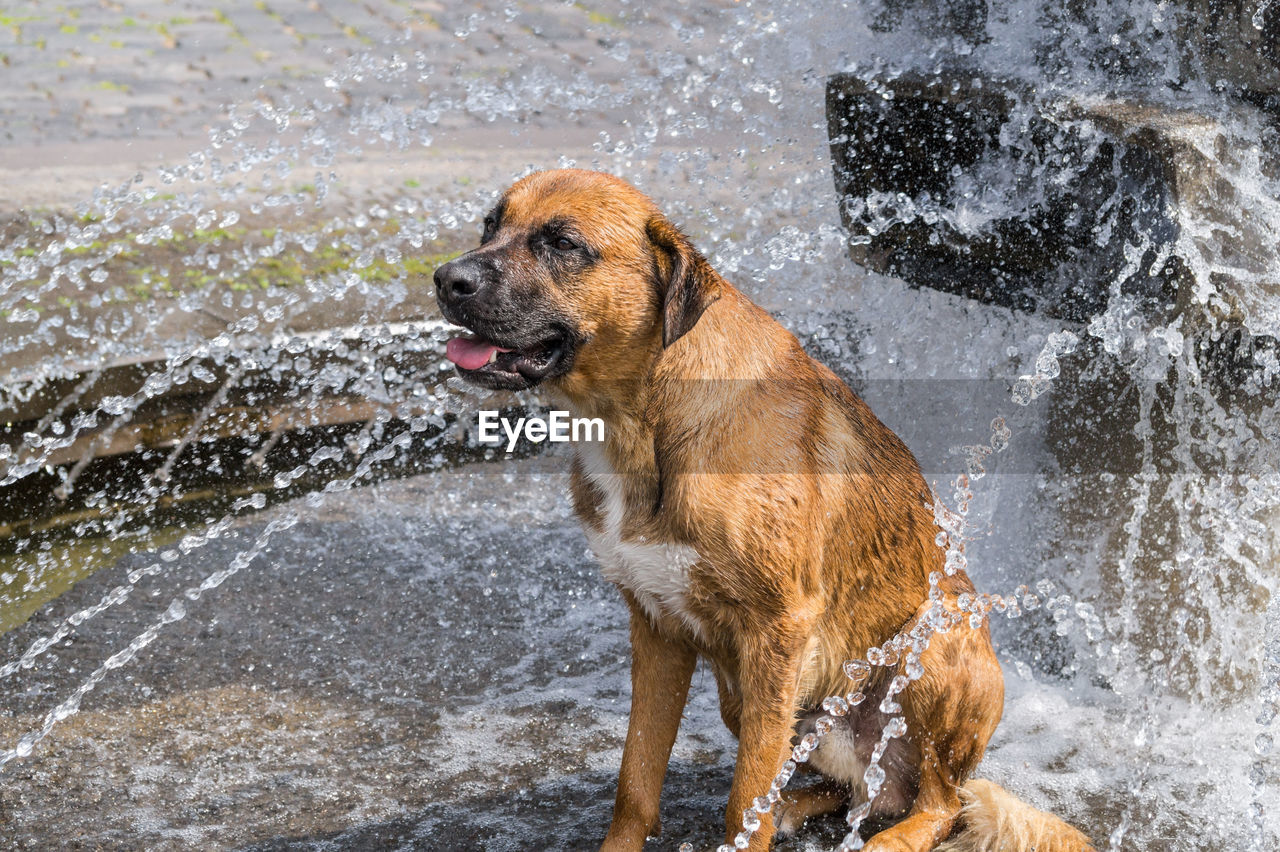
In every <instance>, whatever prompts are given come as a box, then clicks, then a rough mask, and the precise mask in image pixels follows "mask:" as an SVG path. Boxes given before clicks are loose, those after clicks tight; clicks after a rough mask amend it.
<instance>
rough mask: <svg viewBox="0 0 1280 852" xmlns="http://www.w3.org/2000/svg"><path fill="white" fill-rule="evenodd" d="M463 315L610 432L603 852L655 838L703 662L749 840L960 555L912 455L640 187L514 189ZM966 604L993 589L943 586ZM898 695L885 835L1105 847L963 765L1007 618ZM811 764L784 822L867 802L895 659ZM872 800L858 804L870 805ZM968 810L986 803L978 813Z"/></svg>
mask: <svg viewBox="0 0 1280 852" xmlns="http://www.w3.org/2000/svg"><path fill="white" fill-rule="evenodd" d="M435 282H436V287H437V289H438V299H439V303H440V307H441V310H442V311H443V312H444V315H445V317H446V318H447V319H449V320H450V321H451V322H454V323H457V324H459V325H462V326H464V327H466V328H467V329H468V330H469V331H471V332H472V333H473V336H469V337H460V338H456V339H454V340H451V341H449V346H448V350H447V351H448V357H449V358H450V359H451V360H452V361H454V362H455V363H456V364H457V365H458V369H459V372H460V374H461V375H462V376H463V377H464V378H466V379H468V380H469V381H472V382H475V383H477V384H480V385H484V386H486V387H490V388H506V389H519V388H527V387H531V386H533V385H537V384H546V385H547V386H548V387H549V388H551V389H552V390H554V391H555V392H557V393H558V394H559V395H560V396H561V397H562V398H563V399H564V400H565V401H567V403H568V405H569V406H571V408H572V409H573V413H574V414H575V415H576V416H583V417H599V418H602V419H603V420H604V421H605V423H606V433H605V441H604V442H603V443H601V444H590V443H588V444H581V445H579V447H578V448H577V456H576V458H575V459H574V463H573V500H574V506H575V509H576V511H577V513H578V515H579V517H580V518H581V519H582V522H583V524H584V526H585V528H586V533H587V537H588V539H589V540H590V542H591V545H592V547H593V549H594V551H595V553H596V555H597V557H598V558H599V559H600V561H601V563H602V565H603V568H604V573H605V576H607V577H608V578H609V579H610V580H612V581H613V582H614V583H616V584H617V585H618V587H619V588H620V589H621V590H622V595H623V597H624V598H625V599H626V602H627V604H628V606H629V607H630V610H631V645H632V706H631V722H630V727H629V730H628V732H627V740H626V747H625V749H624V751H623V757H622V771H621V776H620V778H619V781H618V794H617V802H616V804H615V807H614V813H613V823H612V825H611V826H610V827H609V833H608V836H607V837H606V838H605V841H604V846H603V848H604V849H608V850H628V849H630V850H638V849H640V848H641V847H642V846H643V845H644V841H645V838H646V837H648V836H649V835H651V834H653V833H655V832H656V831H657V829H658V800H659V793H660V791H661V788H662V780H663V776H664V775H665V773H666V767H667V761H668V759H669V757H670V753H671V747H672V744H673V742H674V741H675V737H676V730H677V728H678V726H679V723H680V716H681V712H682V710H683V707H684V703H685V698H686V695H687V693H688V690H689V682H690V677H691V675H692V673H693V670H694V664H695V662H696V660H697V658H698V656H699V655H702V656H703V657H705V658H706V659H707V660H708V661H709V662H710V663H711V666H712V667H713V669H714V671H715V676H716V683H717V685H718V687H719V692H720V709H721V715H722V716H723V718H724V721H725V724H726V725H728V727H729V729H730V730H731V731H732V732H733V733H734V735H735V736H737V737H738V741H739V747H738V758H737V766H736V769H735V771H734V778H733V787H732V790H731V792H730V794H729V805H728V809H727V811H726V823H727V829H726V831H727V834H726V836H727V838H728V841H729V842H730V843H732V841H733V838H734V837H735V835H737V834H738V832H739V830H740V829H741V824H742V815H743V811H744V810H746V809H747V808H748V807H749V806H751V804H752V800H753V799H754V798H755V797H757V796H761V795H763V794H765V793H766V791H767V790H768V789H769V786H770V783H771V782H772V780H773V778H774V776H775V774H776V773H777V772H778V770H779V768H780V767H781V766H782V764H783V762H784V761H785V760H787V758H788V756H789V751H790V748H791V742H792V738H793V736H795V735H796V733H797V726H798V725H799V726H800V728H801V733H803V732H804V731H805V730H807V729H808V728H809V727H812V725H813V721H814V719H816V718H817V717H818V716H819V715H821V711H820V710H818V709H817V705H818V703H819V702H821V701H822V700H823V698H825V697H826V696H828V695H838V694H843V693H845V692H846V691H848V689H849V681H848V679H847V678H846V676H845V674H844V672H843V669H842V665H843V663H844V662H845V661H846V660H849V659H852V658H858V657H862V656H864V655H865V654H866V653H867V650H868V649H869V648H871V647H873V646H878V645H880V644H881V643H883V642H885V641H886V640H888V639H890V638H891V637H893V636H894V635H896V634H898V633H899V632H900V631H902V630H903V629H904V628H908V627H910V626H911V625H912V624H913V623H914V622H915V621H916V620H917V619H918V618H920V616H921V615H922V613H923V612H924V611H925V609H926V608H927V606H928V595H929V589H930V581H929V576H930V573H931V572H942V570H943V556H944V554H943V552H942V550H941V549H940V548H939V546H938V545H937V543H936V542H935V537H936V536H937V534H938V528H937V527H936V525H935V523H934V519H933V515H932V511H931V510H930V508H929V507H928V505H927V501H928V500H929V494H928V491H927V489H926V486H925V483H924V480H923V478H922V476H921V474H920V470H919V468H918V466H917V464H916V461H915V459H914V458H913V457H912V455H911V453H910V451H909V450H908V449H907V448H906V447H905V446H904V445H903V444H902V442H901V441H900V440H898V438H897V437H896V436H895V435H894V434H893V433H892V432H890V431H889V430H888V429H887V428H886V427H885V426H884V425H883V424H881V423H880V421H879V420H877V419H876V418H875V416H874V415H873V414H872V413H871V411H870V410H869V409H868V408H867V407H866V405H865V404H864V403H863V402H862V401H861V400H860V399H858V397H856V396H855V395H854V394H853V393H852V392H851V391H850V390H849V389H848V388H847V387H846V386H845V385H844V384H842V383H841V382H840V380H839V379H837V378H836V377H835V375H833V374H832V373H831V371H829V370H828V369H827V368H826V367H824V366H822V365H821V364H818V363H816V362H815V361H813V360H812V359H810V358H809V357H808V356H807V355H806V354H805V353H804V351H803V350H802V349H801V348H800V345H799V343H797V341H796V339H795V338H794V337H793V336H792V335H791V334H790V333H788V332H787V331H786V330H785V329H783V328H782V327H781V326H779V325H778V324H777V323H776V322H774V320H773V319H772V318H771V317H769V316H768V315H767V314H766V313H765V312H764V311H762V310H761V309H760V308H758V307H757V306H756V305H754V304H752V303H751V301H750V300H748V299H747V298H746V297H745V296H744V295H743V294H742V293H740V292H739V291H738V290H736V289H734V288H733V286H731V285H730V284H729V283H728V282H726V281H725V280H724V279H723V278H721V277H720V276H719V275H718V274H716V272H715V271H714V270H713V269H712V268H711V267H710V265H709V264H708V263H707V261H706V260H705V259H704V258H703V256H702V255H701V254H699V253H698V252H697V250H695V249H694V248H693V246H692V245H690V243H689V241H688V240H687V239H686V238H685V237H684V235H683V234H681V233H680V231H678V230H677V229H676V228H675V227H674V226H673V225H672V224H671V223H670V222H668V221H667V219H666V218H664V217H663V215H662V214H661V213H660V212H659V211H658V209H657V208H656V207H655V206H654V204H653V202H651V201H650V200H649V199H648V198H647V197H645V196H644V195H642V194H641V193H640V192H639V191H637V190H636V189H634V188H633V187H631V186H630V185H628V184H627V183H625V182H623V181H621V180H619V179H618V178H615V177H612V176H610V175H605V174H600V173H596V172H588V171H579V170H564V171H553V172H543V173H539V174H534V175H531V176H529V177H527V178H525V179H523V180H521V181H520V182H518V183H517V184H515V185H514V186H513V187H511V188H510V189H509V190H508V191H507V192H506V194H505V195H504V196H503V197H502V200H501V201H500V202H499V203H498V205H497V207H496V208H495V209H494V210H493V212H492V213H491V214H490V215H489V216H488V217H486V219H485V226H484V236H483V238H482V240H481V245H480V247H479V248H477V249H475V250H474V251H471V252H469V253H467V254H465V255H463V256H462V257H459V258H457V259H456V260H453V261H451V262H449V263H447V264H445V265H444V266H442V267H441V268H440V269H438V270H437V271H436V275H435ZM940 588H941V591H942V594H943V601H944V603H945V604H946V605H948V606H949V607H950V608H952V609H954V608H955V600H956V597H957V596H958V595H960V594H962V593H965V592H970V593H972V592H973V586H972V584H971V583H970V582H969V579H968V577H966V576H965V575H964V574H963V573H958V574H955V575H952V576H944V577H943V579H942V580H941V584H940ZM920 662H921V663H922V664H923V666H924V670H925V671H924V675H923V676H922V677H919V679H917V680H914V681H913V682H911V684H910V685H909V686H908V687H907V688H906V689H905V691H903V692H902V693H901V695H899V696H898V700H899V701H900V702H901V705H902V708H903V709H902V714H903V716H904V717H905V720H906V722H907V733H906V735H905V736H903V737H901V738H899V739H894V740H892V741H891V742H890V744H889V747H888V750H887V751H886V752H885V754H884V756H883V758H882V760H881V761H880V765H881V766H882V767H883V768H884V769H885V771H886V773H887V777H886V781H885V783H884V787H883V789H882V791H881V792H880V794H879V796H877V797H876V799H875V802H874V809H873V811H872V814H871V816H872V818H878V819H881V820H882V821H894V824H893V825H892V826H891V827H889V828H886V829H884V830H883V831H881V832H880V833H879V834H876V835H875V836H874V837H873V838H872V839H871V840H870V841H869V843H868V844H867V846H866V848H867V849H870V850H878V852H884V851H885V850H894V852H924V850H929V849H933V848H935V847H936V846H938V844H939V843H941V842H943V841H945V840H947V838H948V837H949V836H951V835H952V832H953V828H954V827H955V826H956V825H957V822H958V821H959V822H961V823H963V828H962V829H961V830H960V831H958V832H957V834H956V836H955V837H953V838H952V839H951V840H950V841H949V843H948V846H949V847H950V848H953V849H963V850H984V852H985V850H996V849H999V850H1010V852H1012V850H1030V849H1033V848H1034V849H1035V850H1037V852H1067V850H1083V849H1088V848H1089V845H1088V841H1087V840H1086V839H1085V837H1084V836H1083V835H1081V834H1080V833H1079V832H1077V831H1076V830H1075V829H1072V828H1070V827H1069V826H1067V825H1066V824H1065V823H1063V822H1061V821H1060V820H1058V819H1056V818H1055V817H1051V816H1049V815H1047V814H1044V813H1042V812H1040V811H1036V810H1034V809H1033V808H1031V807H1030V806H1027V805H1024V804H1022V803H1021V802H1018V801H1017V800H1016V799H1013V798H1012V797H1011V796H1009V795H1008V794H1007V793H1005V792H1004V791H1003V790H1001V789H1000V788H998V787H996V786H995V785H994V784H990V783H989V782H970V783H969V784H967V785H966V783H965V782H966V780H967V779H968V778H969V777H970V775H971V773H972V772H973V770H974V769H975V767H977V765H978V762H979V760H981V758H982V754H983V751H984V750H985V748H986V745H987V741H988V739H989V738H990V737H991V734H992V732H993V731H994V730H995V727H996V724H997V723H998V722H999V720H1000V714H1001V712H1002V708H1003V701H1004V686H1003V679H1002V675H1001V672H1000V666H999V664H998V662H997V661H996V657H995V654H994V652H993V651H992V647H991V640H990V637H989V635H988V633H987V628H986V626H985V625H983V626H981V627H979V628H978V629H972V628H971V627H969V626H968V624H967V623H965V624H964V625H963V626H959V627H956V628H954V629H952V630H950V631H948V632H946V633H939V634H937V635H935V636H933V637H932V641H931V642H930V644H929V645H928V648H927V650H926V651H925V652H924V653H923V656H922V657H921V658H920ZM878 671H879V674H878V675H876V676H873V678H872V680H871V681H870V682H869V683H868V684H867V685H866V686H865V687H864V690H865V691H866V692H867V694H868V698H867V700H866V701H864V702H863V703H862V704H860V705H858V706H856V707H854V708H853V710H852V711H850V713H849V714H848V715H846V716H844V717H842V718H841V719H840V720H839V724H838V725H837V727H836V728H835V729H834V730H832V731H831V732H830V733H828V734H827V735H826V737H825V738H824V739H823V740H822V741H821V744H820V746H819V747H818V749H817V750H816V751H815V752H814V753H813V755H812V758H811V760H810V763H809V765H810V766H811V767H812V768H814V769H816V770H817V771H818V772H820V773H821V774H822V775H823V776H824V780H823V781H822V782H821V783H819V784H817V785H815V786H813V787H809V788H807V789H805V790H801V791H799V792H797V793H791V792H788V793H786V794H784V796H783V800H782V802H781V803H779V805H778V806H777V807H775V808H774V809H773V813H772V814H766V815H765V816H764V817H763V819H762V820H761V826H760V828H759V830H758V831H757V832H756V833H755V834H754V835H753V836H752V837H751V841H750V848H751V849H757V850H762V849H767V848H768V846H769V844H770V841H771V838H772V837H773V835H774V832H775V821H776V822H778V823H780V827H782V828H786V829H792V828H794V827H796V826H798V825H799V824H800V823H801V822H802V821H803V820H804V818H805V817H807V816H811V815H814V814H818V813H824V812H828V811H831V810H835V809H836V808H837V807H839V806H840V805H841V804H842V803H843V802H845V801H847V800H848V799H849V797H850V796H851V795H854V794H863V795H865V787H864V785H863V772H864V770H865V768H866V766H867V763H868V760H869V758H870V753H871V751H872V749H873V748H874V747H875V745H876V743H877V742H878V740H879V737H880V728H881V726H882V725H883V724H884V723H885V721H887V719H888V718H889V717H887V716H885V715H883V714H882V713H881V712H880V709H879V705H880V701H881V698H882V697H883V696H884V695H885V692H886V689H887V685H888V682H889V680H890V679H891V678H892V677H893V676H894V675H895V674H897V673H898V672H897V671H896V670H895V669H894V668H893V667H887V668H881V669H879V670H878ZM863 800H865V799H862V800H859V801H863ZM962 806H963V810H962Z"/></svg>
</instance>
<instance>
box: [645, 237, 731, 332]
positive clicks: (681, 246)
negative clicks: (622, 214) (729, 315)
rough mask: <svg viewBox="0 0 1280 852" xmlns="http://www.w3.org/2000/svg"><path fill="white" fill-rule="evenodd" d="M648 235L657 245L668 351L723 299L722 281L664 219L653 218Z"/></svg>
mask: <svg viewBox="0 0 1280 852" xmlns="http://www.w3.org/2000/svg"><path fill="white" fill-rule="evenodd" d="M645 233H646V234H647V235H648V237H649V242H650V243H651V244H652V245H653V256H654V269H655V277H656V278H657V284H658V293H659V295H660V296H661V298H662V347H663V348H664V349H665V348H666V347H668V346H670V345H671V344H672V343H675V342H676V341H677V340H679V339H680V338H681V337H683V336H684V335H685V334H687V333H688V332H689V330H690V329H691V328H693V327H694V325H696V324H697V322H698V318H699V317H701V316H702V312H703V311H705V310H706V309H707V306H708V305H710V304H711V303H712V302H714V301H715V300H716V299H719V298H720V279H719V276H717V275H716V274H715V272H714V271H712V269H711V264H709V263H707V259H706V258H705V257H703V256H702V254H701V253H700V252H699V251H698V250H697V249H695V248H694V247H693V244H692V243H690V242H689V238H688V237H686V236H685V235H684V234H682V233H680V231H679V229H677V228H676V227H675V226H674V225H672V224H671V223H670V222H668V221H667V220H666V219H665V218H663V217H662V216H651V217H650V218H649V221H648V222H647V223H646V224H645Z"/></svg>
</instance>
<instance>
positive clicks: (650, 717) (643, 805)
mask: <svg viewBox="0 0 1280 852" xmlns="http://www.w3.org/2000/svg"><path fill="white" fill-rule="evenodd" d="M697 661H698V655H697V653H696V652H695V651H694V649H693V648H692V647H691V646H690V645H689V644H688V643H685V642H681V641H678V640H675V639H671V638H668V637H667V636H665V635H663V634H662V633H660V632H658V631H657V630H656V629H655V628H654V627H653V625H652V624H650V622H649V619H648V618H647V617H646V616H645V615H644V613H642V612H640V611H638V609H637V608H636V607H635V606H632V607H631V721H630V723H629V724H628V726H627V743H626V745H625V746H624V747H623V749H622V771H621V772H620V773H619V775H618V798H617V800H616V801H615V803H614V806H613V822H612V823H611V824H610V826H609V834H608V835H607V836H606V837H605V839H604V845H603V846H601V847H600V848H601V852H624V850H638V849H641V848H643V846H644V841H645V838H646V837H648V836H649V835H651V834H654V833H656V832H657V830H658V822H659V820H658V800H659V798H660V796H661V794H662V779H663V777H664V776H665V775H666V774H667V761H668V760H669V759H670V758H671V746H672V745H673V744H674V743H675V741H676V732H677V731H678V730H679V728H680V716H681V714H682V713H683V712H684V703H685V699H686V698H687V697H688V695H689V681H690V680H692V678H693V668H694V665H695V664H696V663H697Z"/></svg>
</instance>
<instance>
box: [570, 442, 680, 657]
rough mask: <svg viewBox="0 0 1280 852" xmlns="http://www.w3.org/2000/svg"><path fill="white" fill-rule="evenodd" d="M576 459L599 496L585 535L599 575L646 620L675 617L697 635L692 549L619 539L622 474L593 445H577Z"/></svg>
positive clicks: (622, 515)
mask: <svg viewBox="0 0 1280 852" xmlns="http://www.w3.org/2000/svg"><path fill="white" fill-rule="evenodd" d="M578 458H579V459H580V461H581V462H582V469H583V473H585V474H586V476H587V479H588V480H589V481H590V482H591V484H592V485H593V486H595V488H596V490H597V491H599V492H600V493H601V494H603V495H604V503H603V505H601V506H600V528H599V529H593V528H592V527H591V526H590V525H588V526H587V527H586V533H587V541H588V543H589V544H590V545H591V550H592V551H593V552H594V553H595V555H596V559H598V560H600V567H601V569H602V570H603V572H604V576H605V578H606V579H607V580H610V581H611V582H614V583H617V584H618V585H619V586H621V587H622V588H624V589H626V590H627V591H628V592H630V593H631V594H632V595H633V596H634V597H635V599H636V601H637V602H638V603H639V604H640V606H642V607H644V610H645V612H646V613H648V614H649V617H650V618H653V619H654V620H658V619H660V618H662V617H664V616H666V617H675V618H678V619H680V620H681V621H683V622H684V623H685V625H686V626H687V627H688V628H689V629H690V630H691V631H693V633H695V634H697V633H700V632H701V625H700V624H699V623H698V619H697V618H696V617H695V616H694V615H693V614H692V613H691V612H690V611H689V607H688V594H689V569H690V568H692V567H693V565H694V564H695V563H696V562H697V561H698V552H697V551H696V550H694V549H693V548H692V547H689V546H688V545H685V544H676V543H673V542H647V541H643V540H631V541H626V540H624V539H623V537H622V528H623V521H624V519H625V517H626V510H627V506H626V491H625V489H624V487H623V480H622V477H621V476H619V475H618V474H617V473H615V472H614V471H613V468H612V467H611V466H610V465H609V460H608V458H606V457H605V454H604V451H603V449H602V448H600V447H599V446H598V445H596V444H591V443H584V444H580V445H579V446H578Z"/></svg>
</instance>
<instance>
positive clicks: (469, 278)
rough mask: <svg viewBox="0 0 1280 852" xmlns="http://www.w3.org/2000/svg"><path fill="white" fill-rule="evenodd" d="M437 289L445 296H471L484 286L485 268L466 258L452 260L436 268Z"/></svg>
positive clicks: (456, 297)
mask: <svg viewBox="0 0 1280 852" xmlns="http://www.w3.org/2000/svg"><path fill="white" fill-rule="evenodd" d="M435 281H436V290H438V291H439V292H440V295H441V296H443V297H445V298H453V299H466V298H470V297H472V296H474V295H476V294H477V293H479V292H480V290H481V289H482V288H483V287H484V270H482V269H481V268H480V267H479V265H478V264H476V263H474V262H471V261H469V260H467V259H465V258H459V259H458V260H451V261H449V262H448V263H446V264H444V265H443V266H441V267H440V268H439V269H437V270H436V274H435Z"/></svg>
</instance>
